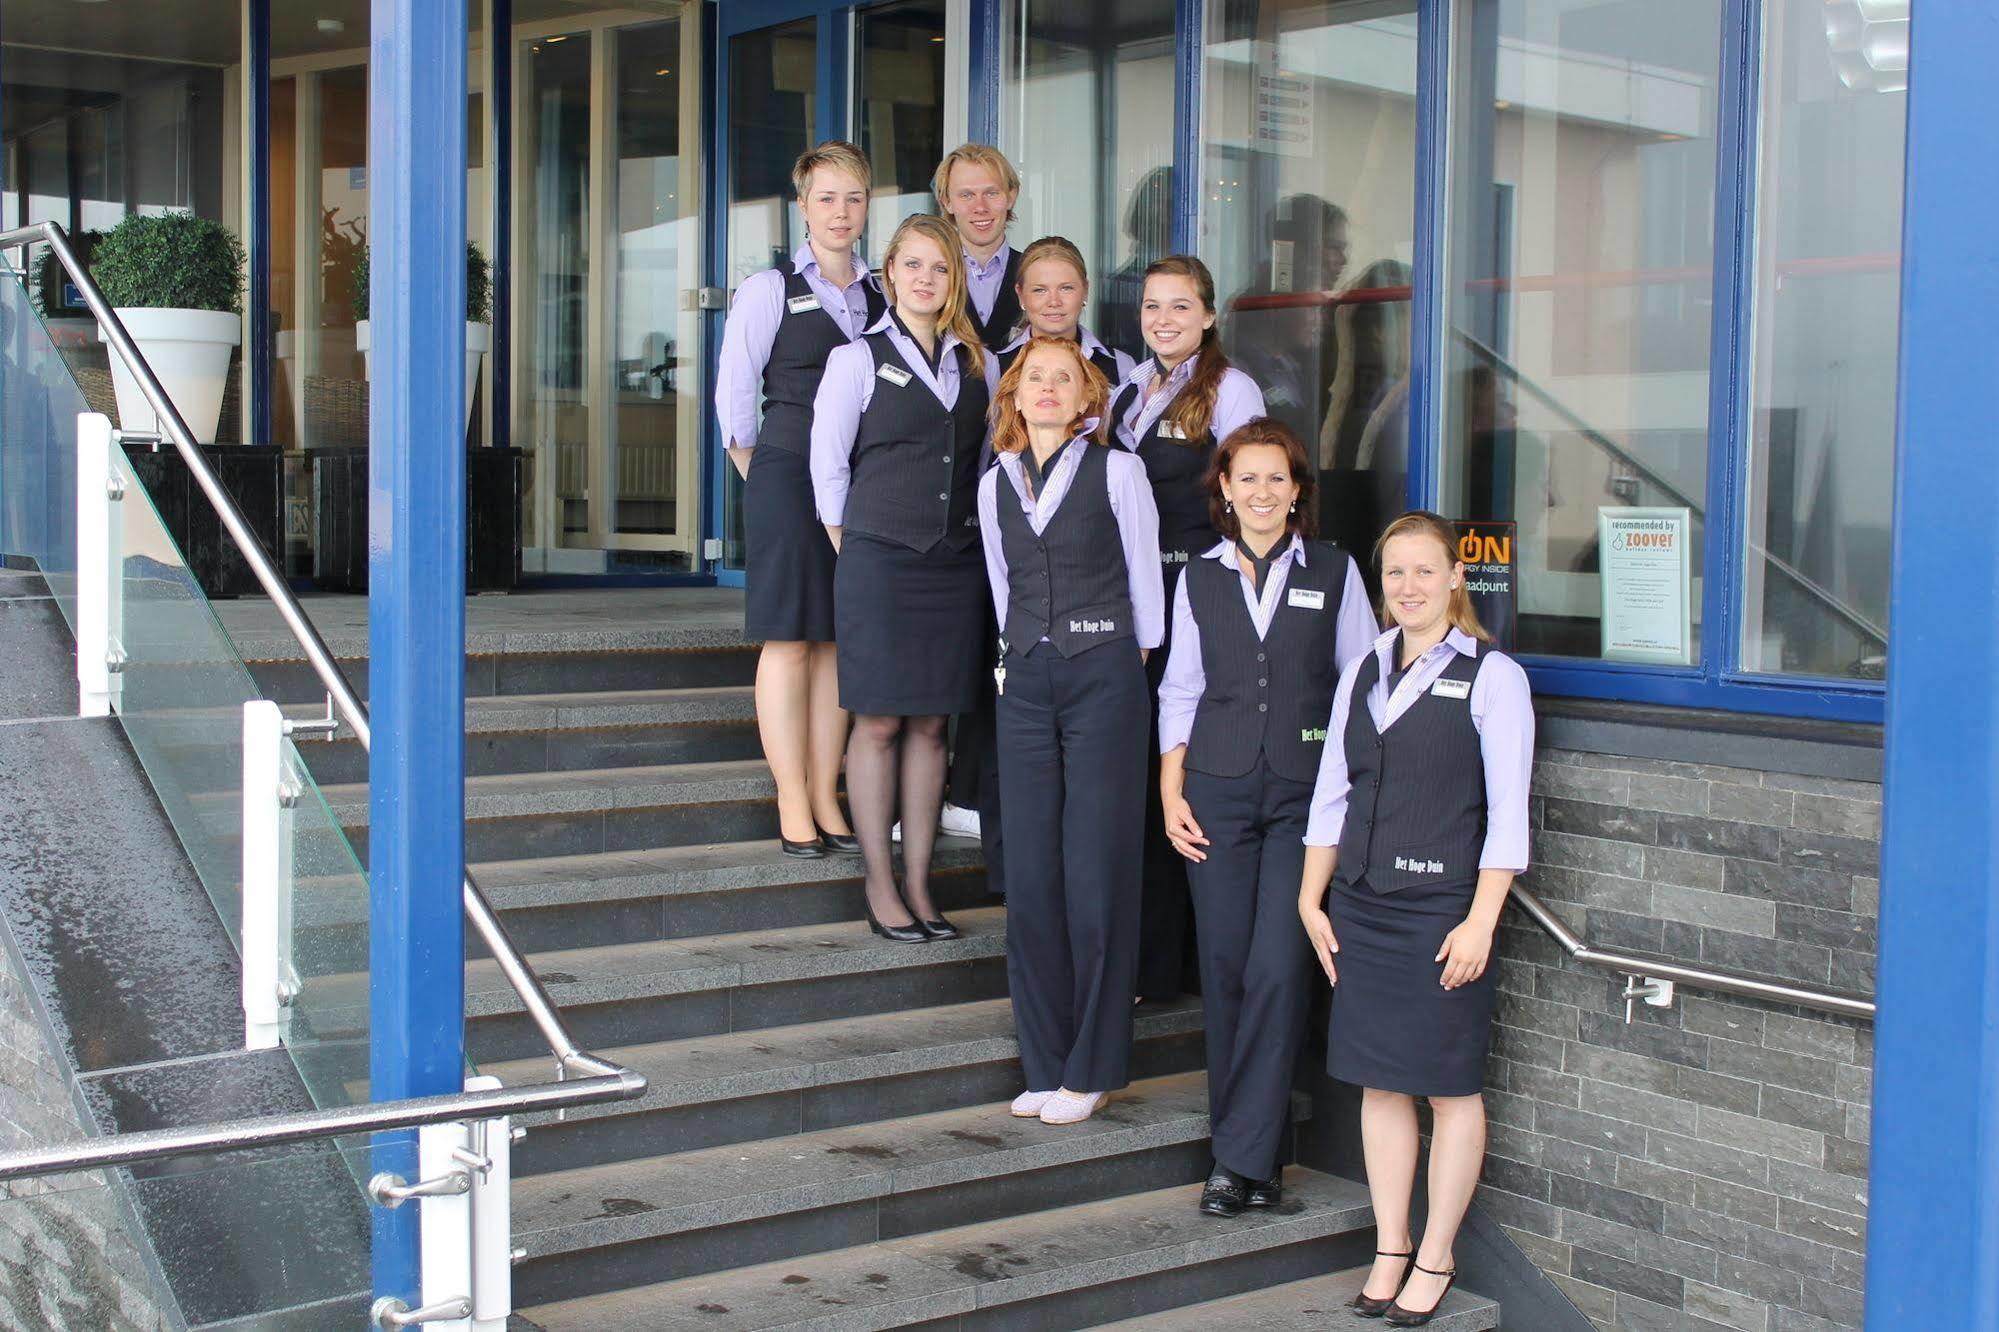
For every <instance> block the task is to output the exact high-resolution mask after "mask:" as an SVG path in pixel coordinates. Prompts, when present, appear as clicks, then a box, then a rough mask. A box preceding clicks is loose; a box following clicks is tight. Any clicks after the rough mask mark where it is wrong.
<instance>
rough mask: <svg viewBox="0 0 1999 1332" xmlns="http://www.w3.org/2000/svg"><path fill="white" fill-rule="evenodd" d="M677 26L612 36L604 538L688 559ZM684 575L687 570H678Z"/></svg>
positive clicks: (685, 238)
mask: <svg viewBox="0 0 1999 1332" xmlns="http://www.w3.org/2000/svg"><path fill="white" fill-rule="evenodd" d="M681 54H682V47H681V25H680V21H679V20H678V19H672V20H669V21H667V22H665V23H651V24H645V25H643V26H640V27H632V28H621V29H619V30H618V33H617V69H618V74H617V78H618V83H617V88H618V101H617V135H618V138H617V164H618V165H617V176H616V190H617V198H616V202H615V205H614V210H613V211H614V216H615V217H616V218H617V234H616V239H617V247H618V248H617V254H616V255H615V256H614V258H615V262H616V264H617V269H616V279H615V282H614V283H613V299H614V301H615V302H616V314H615V316H614V319H615V328H616V334H615V339H616V340H615V343H614V346H613V350H612V358H613V361H612V367H611V373H612V377H613V384H612V394H613V398H614V401H615V402H616V404H617V405H616V409H615V410H614V411H613V412H612V414H611V425H612V437H611V438H610V439H609V440H608V441H607V444H608V448H609V456H610V457H611V459H612V460H613V463H612V465H611V466H610V467H609V468H608V469H607V470H608V472H609V479H610V483H611V484H610V486H609V487H608V489H609V490H610V492H611V510H610V513H609V515H608V517H609V524H610V528H611V530H612V531H613V532H615V533H618V534H621V535H635V536H650V537H673V536H679V537H682V538H683V541H682V543H680V544H682V545H684V546H686V548H688V549H689V551H690V553H691V549H692V541H693V531H694V523H695V505H696V503H697V495H696V491H697V487H698V484H699V475H700V474H699V471H698V469H697V467H696V457H695V450H696V448H697V447H698V444H697V442H696V441H698V440H699V438H700V416H699V404H700V402H701V400H702V397H703V395H702V393H701V391H700V390H701V386H700V382H699V370H698V368H697V367H698V365H699V360H700V357H699V349H698V343H697V336H698V335H697V327H698V326H697V325H696V323H695V319H696V317H697V316H696V315H695V313H694V312H693V311H692V310H685V311H683V310H682V308H681V299H680V293H681V291H682V290H683V289H687V288H692V287H694V286H696V285H698V284H697V282H696V281H695V276H694V267H693V266H694V265H695V263H696V262H697V260H698V258H699V251H698V249H697V235H698V231H699V226H700V218H699V213H698V210H697V208H696V204H697V202H698V199H697V196H696V190H697V188H698V184H697V180H696V177H695V172H696V171H698V169H699V164H698V162H696V161H692V160H690V155H689V154H683V153H682V152H681V135H682V116H681V110H682V95H683V91H684V90H686V89H687V86H688V82H691V81H686V82H684V81H683V79H682V75H683V73H684V72H685V71H684V70H683V68H682V63H683V62H682V60H681ZM681 567H683V568H684V567H686V566H685V564H683V565H682V566H681Z"/></svg>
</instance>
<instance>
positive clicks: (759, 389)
mask: <svg viewBox="0 0 1999 1332" xmlns="http://www.w3.org/2000/svg"><path fill="white" fill-rule="evenodd" d="M791 270H792V272H794V273H801V274H803V275H804V277H805V281H806V283H807V284H808V285H809V286H811V288H812V290H813V292H814V293H816V294H817V295H818V297H819V308H820V309H822V310H824V311H826V313H827V314H830V315H831V316H833V322H834V323H836V324H838V325H839V326H840V331H841V332H842V333H845V334H846V335H847V340H848V341H849V342H851V341H853V340H854V339H855V338H858V337H859V336H861V333H862V327H861V326H862V325H863V324H864V323H866V322H867V317H868V299H867V283H868V282H870V281H871V280H872V278H871V276H870V274H869V273H868V266H867V264H866V263H864V262H863V261H862V259H861V256H860V255H858V254H857V255H855V256H854V280H853V281H852V282H849V283H848V284H847V285H846V286H844V287H836V286H834V285H833V281H832V279H831V278H829V277H827V276H826V275H825V274H823V273H821V272H820V271H819V258H818V256H817V255H815V254H814V253H813V252H812V246H811V245H810V244H806V245H801V246H799V247H798V252H797V253H796V254H794V255H792V256H791ZM783 322H784V274H783V273H781V272H779V271H778V270H777V269H775V268H767V269H765V270H764V271H763V272H761V273H752V274H750V276H748V277H747V278H744V279H743V284H742V285H741V286H740V287H738V288H736V299H735V302H734V303H733V304H732V305H730V307H729V320H728V322H727V323H726V324H725V325H723V327H722V357H721V364H720V365H718V366H717V367H716V370H715V416H716V418H717V419H718V420H719V421H721V423H722V447H723V448H725V449H726V448H730V447H735V448H741V449H748V448H755V447H756V442H757V433H758V432H759V431H760V430H761V429H762V428H763V376H764V366H766V365H768V364H769V363H770V349H771V344H772V343H773V342H775V341H776V340H777V326H778V325H779V324H781V323H783Z"/></svg>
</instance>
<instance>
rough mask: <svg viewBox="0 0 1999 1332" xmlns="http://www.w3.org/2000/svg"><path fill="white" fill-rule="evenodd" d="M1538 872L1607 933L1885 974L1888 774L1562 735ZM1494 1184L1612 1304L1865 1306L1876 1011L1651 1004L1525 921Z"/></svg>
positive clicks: (1849, 1315)
mask: <svg viewBox="0 0 1999 1332" xmlns="http://www.w3.org/2000/svg"><path fill="white" fill-rule="evenodd" d="M1534 792H1535V794H1534V798H1533V820H1534V860H1535V865H1534V868H1533V870H1532V871H1531V872H1530V874H1529V876H1528V879H1527V883H1528V886H1530V887H1532V888H1533V889H1534V890H1535V891H1536V892H1537V893H1539V894H1540V895H1541V896H1542V897H1543V898H1545V899H1547V900H1548V902H1549V903H1550V904H1551V905H1552V906H1553V907H1554V909H1555V910H1556V911H1557V912H1558V913H1559V914H1560V915H1561V916H1562V917H1563V919H1565V920H1566V921H1568V922H1569V924H1570V925H1571V927H1572V928H1576V929H1578V930H1579V931H1581V932H1583V933H1584V934H1585V935H1586V937H1587V938H1588V939H1589V940H1590V941H1591V942H1592V943H1596V944H1599V945H1602V946H1605V947H1617V948H1625V949H1635V950H1641V951H1646V952H1654V953H1660V954H1664V955H1665V956H1668V957H1673V958H1679V959H1685V960H1689V961H1699V962H1704V963H1708V964H1711V965H1714V966H1717V967H1722V968H1727V969H1731V970H1738V971H1749V972H1754V973H1759V974H1767V975H1771V976H1775V977H1780V978H1784V979H1790V980H1796V981H1802V982H1808V983H1811V984H1814V985H1819V986H1828V985H1829V986H1831V987H1833V988H1836V989H1843V990H1854V991H1860V992H1863V993H1872V992H1873V988H1874V959H1875V929H1876V916H1877V904H1878V900H1879V887H1878V882H1877V880H1876V877H1875V876H1876V874H1877V873H1878V868H1877V867H1878V864H1879V848H1880V837H1881V790H1880V787H1879V786H1878V785H1872V784H1866V783H1860V782H1845V781H1830V780H1825V779H1820V778H1811V777H1793V776H1787V775H1785V774H1781V773H1768V772H1754V771H1747V770H1744V769H1740V768H1722V767H1711V766H1706V765H1699V764H1687V763H1665V762H1658V761H1654V760H1648V759H1634V758H1623V757H1617V756H1613V755H1603V754H1589V753H1579V752H1572V751H1564V750H1546V749H1544V750H1543V751H1542V752H1541V753H1540V755H1539V756H1538V761H1537V763H1536V765H1535V771H1534ZM1500 949H1501V953H1500V955H1501V958H1502V959H1503V960H1502V964H1501V972H1500V979H1499V988H1500V994H1499V1001H1498V1017H1497V1023H1496V1026H1495V1028H1494V1032H1493V1053H1492V1060H1491V1063H1490V1066H1489V1070H1488V1074H1487V1106H1488V1111H1489V1114H1490V1117H1491V1146H1490V1155H1489V1158H1488V1164H1487V1169H1486V1176H1485V1186H1484V1188H1483V1189H1482V1190H1481V1192H1480V1195H1479V1197H1480V1202H1481V1204H1482V1205H1483V1206H1484V1207H1485V1208H1486V1209H1487V1210H1488V1212H1489V1213H1490V1214H1491V1215H1493V1216H1494V1217H1495V1218H1496V1219H1497V1220H1499V1221H1500V1223H1501V1224H1502V1225H1504V1226H1505V1227H1506V1228H1507V1229H1508V1231H1509V1232H1510V1233H1511V1235H1512V1236H1513V1238H1514V1239H1515V1240H1516V1241H1518V1242H1519V1243H1520V1245H1521V1246H1522V1247H1523V1248H1524V1249H1525V1250H1526V1252H1527V1253H1528V1254H1529V1255H1530V1256H1531V1257H1533V1259H1534V1260H1535V1261H1536V1262H1537V1263H1539V1264H1540V1265H1541V1267H1542V1268H1543V1269H1544V1270H1545V1271H1547V1272H1548V1273H1549V1275H1550V1276H1551V1278H1552V1279H1553V1280H1554V1281H1555V1282H1556V1283H1557V1284H1558V1285H1559V1286H1560V1287H1561V1288H1562V1289H1563V1290H1564V1291H1565V1292H1566V1293H1567V1294H1568V1295H1569V1297H1570V1298H1571V1299H1573V1300H1574V1301H1575V1303H1576V1305H1577V1306H1578V1307H1579V1308H1580V1309H1582V1311H1583V1312H1584V1313H1585V1314H1586V1315H1588V1316H1589V1318H1590V1319H1591V1320H1592V1321H1593V1322H1595V1323H1596V1324H1597V1325H1598V1326H1599V1327H1604V1328H1631V1329H1645V1330H1647V1332H1652V1330H1654V1329H1659V1330H1664V1329H1697V1330H1698V1332H1714V1330H1717V1329H1736V1330H1737V1332H1823V1330H1824V1329H1833V1328H1858V1327H1859V1326H1860V1325H1861V1288H1862V1270H1863V1261H1862V1259H1863V1252H1864V1248H1865V1243H1866V1213H1867V1137H1868V1108H1869V1105H1870V1102H1871V1090H1872V1087H1871V1079H1872V1067H1873V1055H1874V1048H1873V1047H1874V1042H1873V1028H1872V1027H1871V1026H1870V1025H1868V1024H1866V1023H1861V1022H1854V1021H1849V1020H1845V1019H1840V1018H1834V1017H1827V1016H1824V1015H1820V1014H1816V1013H1813V1012H1809V1011H1806V1010H1801V1009H1789V1008H1784V1007H1781V1006H1773V1005H1770V1004H1765V1003H1759V1002H1754V1001H1747V1000H1744V1001H1737V1000H1733V999H1730V998H1727V997H1725V996H1719V995H1706V994H1702V993H1700V992H1698V991H1686V990H1682V991H1681V992H1680V993H1679V994H1677V995H1676V996H1675V999H1674V1002H1673V1005H1672V1007H1671V1008H1664V1009H1661V1008H1651V1007H1648V1006H1646V1005H1643V1004H1639V1005H1637V1006H1636V1012H1635V1014H1634V1020H1633V1021H1632V1022H1631V1023H1630V1024H1628V1025H1627V1024H1626V1022H1625V1020H1624V1000H1623V998H1622V996H1621V993H1620V992H1621V990H1622V988H1623V980H1622V979H1621V978H1619V977H1614V976H1610V975H1607V974H1605V973H1602V972H1599V971H1595V970H1584V969H1582V968H1580V967H1578V966H1576V965H1575V964H1574V963H1573V962H1571V961H1569V959H1568V958H1567V957H1566V955H1565V954H1563V953H1562V951H1561V950H1560V949H1559V948H1558V947H1556V946H1555V944H1554V943H1553V942H1552V941H1551V940H1550V939H1549V938H1548V937H1547V936H1546V935H1545V934H1543V933H1542V932H1541V931H1540V930H1539V929H1537V928H1536V927H1535V926H1534V925H1533V924H1532V922H1531V921H1528V920H1526V919H1525V918H1524V917H1522V916H1520V915H1519V913H1517V912H1509V913H1508V914H1507V917H1506V921H1505V924H1504V925H1503V927H1502V932H1501V941H1500Z"/></svg>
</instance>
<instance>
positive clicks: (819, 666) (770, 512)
mask: <svg viewBox="0 0 1999 1332" xmlns="http://www.w3.org/2000/svg"><path fill="white" fill-rule="evenodd" d="M791 178H792V183H793V185H794V186H796V188H797V190H798V208H799V211H800V212H801V213H803V214H804V216H805V234H806V243H805V244H804V245H801V246H800V247H799V248H798V253H796V254H795V255H793V256H792V259H791V263H790V264H789V265H788V266H786V267H782V268H773V269H769V270H766V271H765V272H762V273H758V274H755V275H754V276H752V277H750V278H748V279H746V280H745V281H744V282H743V284H742V286H741V287H740V288H738V289H737V292H736V300H735V303H734V305H732V306H731V307H730V309H729V321H728V324H727V325H726V326H725V327H724V329H723V332H722V356H721V365H720V368H719V370H718V372H717V374H716V377H715V411H716V414H717V415H718V416H720V417H721V420H722V439H723V441H724V442H725V443H726V444H727V446H728V450H729V460H730V461H731V462H732V463H734V464H735V466H736V470H737V471H738V472H739V473H741V474H742V476H743V478H744V481H743V528H744V537H745V546H746V549H747V553H748V560H749V569H748V575H747V582H748V587H747V589H746V591H745V595H744V599H743V600H744V606H743V632H744V634H745V635H746V636H747V637H750V638H753V639H760V640H762V641H763V650H762V653H761V654H760V655H759V656H758V658H757V683H756V708H757V733H758V735H759V736H761V737H762V740H763V748H764V758H765V759H766V760H767V761H768V762H769V764H770V772H771V777H772V779H773V780H774V781H775V782H776V783H777V815H778V830H779V833H778V835H779V839H780V846H781V847H782V849H783V851H784V854H786V855H788V856H800V857H808V858H816V857H820V856H824V855H825V854H826V852H827V850H828V849H829V848H830V849H832V850H834V851H840V852H844V853H848V854H853V853H857V852H859V850H860V846H859V844H858V843H857V842H856V841H855V840H854V838H853V835H852V833H851V832H850V831H849V830H848V827H847V820H846V816H845V815H844V814H842V813H841V812H840V801H839V797H838V795H837V794H836V792H837V789H838V786H839V781H840V755H841V753H842V751H843V750H844V749H845V748H846V744H847V714H846V713H845V712H844V711H842V710H841V707H840V697H839V688H838V683H837V680H836V676H835V666H834V653H833V546H832V543H831V542H829V541H828V540H827V539H826V532H825V529H824V528H822V527H821V526H820V525H819V519H818V515H817V514H816V513H815V512H814V510H813V502H812V476H811V471H810V467H809V464H808V462H807V454H808V452H809V451H810V448H811V437H812V398H813V395H814V394H815V393H817V392H818V391H819V378H820V376H821V375H822V374H823V373H824V372H825V369H826V358H827V357H828V356H829V355H831V354H832V352H833V350H834V348H836V347H843V346H845V345H847V343H849V342H851V341H852V340H853V339H855V338H858V337H860V336H861V334H862V333H863V332H864V331H866V329H867V328H868V326H869V325H870V324H872V323H874V321H875V320H876V319H878V318H880V317H881V312H882V301H881V293H880V292H879V291H877V290H876V288H875V286H874V283H873V282H872V281H870V279H869V275H868V269H867V265H866V264H865V263H863V262H862V261H861V258H860V256H859V255H858V254H856V253H855V252H854V243H855V242H856V241H857V240H859V239H860V235H861V224H862V223H863V222H864V221H865V220H866V218H867V211H868V189H869V182H870V176H869V172H868V159H867V158H866V157H864V156H862V154H861V150H860V149H858V148H856V147H854V145H852V144H850V143H842V142H840V141H838V140H829V141H828V142H826V143H822V144H820V145H819V146H818V147H817V148H814V149H813V150H812V151H811V152H809V153H806V154H805V155H804V156H802V157H800V158H799V159H798V162H797V164H796V165H795V166H794V167H793V168H792V173H791ZM759 396H761V398H762V402H763V415H762V419H761V423H760V422H759V419H758V414H757V404H758V398H759Z"/></svg>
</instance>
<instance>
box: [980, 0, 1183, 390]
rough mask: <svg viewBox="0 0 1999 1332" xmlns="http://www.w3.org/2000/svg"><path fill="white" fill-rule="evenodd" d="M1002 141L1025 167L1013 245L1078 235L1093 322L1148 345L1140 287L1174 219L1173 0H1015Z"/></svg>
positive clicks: (1101, 330)
mask: <svg viewBox="0 0 1999 1332" xmlns="http://www.w3.org/2000/svg"><path fill="white" fill-rule="evenodd" d="M1002 21H1003V22H1004V24H1005V28H1006V37H1005V45H1006V54H1005V64H1004V65H1003V66H1002V68H1003V69H1004V71H1005V76H1004V80H1003V83H1002V87H1001V90H1000V147H1001V148H1002V149H1003V150H1004V151H1005V152H1006V154H1007V156H1008V157H1010V158H1012V159H1013V164H1014V166H1015V167H1017V168H1018V169H1019V171H1020V177H1021V187H1020V203H1019V205H1018V206H1017V208H1016V209H1015V211H1016V212H1017V213H1018V214H1019V220H1018V221H1016V222H1015V223H1014V224H1013V231H1012V237H1013V243H1014V245H1015V246H1017V247H1023V248H1024V247H1025V246H1026V245H1027V243H1028V242H1029V241H1032V240H1034V239H1036V238H1037V237H1041V236H1049V235H1060V236H1067V237H1068V238H1069V239H1070V240H1072V241H1074V242H1075V243H1076V245H1077V247H1078V248H1080V249H1081V250H1082V252H1083V257H1084V258H1085V259H1087V260H1088V261H1089V265H1090V278H1091V282H1090V307H1091V308H1090V309H1088V310H1086V311H1085V312H1084V314H1083V319H1084V322H1085V323H1086V324H1087V325H1088V326H1089V327H1090V329H1091V330H1092V331H1094V332H1095V333H1096V334H1097V336H1098V337H1100V338H1102V339H1103V340H1104V341H1105V342H1106V343H1108V344H1109V345H1110V346H1112V347H1115V348H1117V349H1119V350H1121V351H1127V352H1131V353H1132V354H1133V355H1143V354H1144V350H1145V349H1144V346H1143V344H1142V343H1141V342H1140V341H1139V336H1138V313H1137V311H1138V289H1139V285H1140V275H1141V274H1143V273H1144V271H1145V266H1146V265H1147V264H1149V263H1151V262H1152V261H1153V260H1154V259H1157V258H1159V257H1160V256H1161V255H1163V254H1165V253H1166V251H1167V247H1168V244H1169V238H1170V235H1171V232H1172V226H1173V206H1172V205H1173V172H1172V162H1173V0H1129V2H1128V3H1124V4H1120V5H1117V6H1115V7H1114V8H1103V7H1096V6H1079V5H1076V4H1073V3H1069V2H1068V0H1012V2H1011V3H1009V4H1008V5H1007V6H1006V9H1005V12H1004V14H1003V17H1002Z"/></svg>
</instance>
